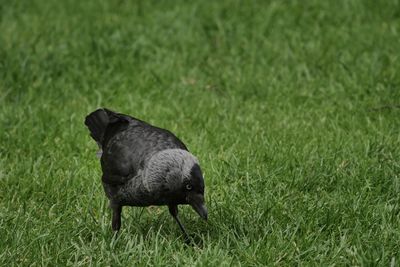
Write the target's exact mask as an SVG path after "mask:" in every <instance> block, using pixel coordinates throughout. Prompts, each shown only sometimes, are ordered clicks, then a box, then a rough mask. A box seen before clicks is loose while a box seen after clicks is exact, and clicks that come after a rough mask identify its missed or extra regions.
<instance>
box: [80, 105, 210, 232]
mask: <svg viewBox="0 0 400 267" xmlns="http://www.w3.org/2000/svg"><path fill="white" fill-rule="evenodd" d="M85 125H86V126H87V127H88V129H89V131H90V136H91V137H92V138H93V139H94V140H95V141H96V143H97V144H98V146H99V149H100V150H99V152H98V156H99V157H100V164H101V170H102V176H101V181H102V185H103V188H104V192H105V195H106V196H107V198H108V199H109V203H110V205H109V206H110V208H111V210H112V222H111V227H112V230H113V231H115V232H118V231H119V230H120V228H121V212H122V207H124V206H134V207H146V206H168V210H169V213H170V214H171V216H172V217H173V218H174V220H175V221H176V223H177V224H178V226H179V228H180V229H181V231H182V233H183V235H184V237H185V240H189V235H188V234H187V231H186V229H185V227H184V226H183V224H182V223H181V221H180V219H179V217H178V205H187V204H188V205H190V206H191V207H192V208H193V209H194V210H195V211H196V212H197V213H198V215H199V216H200V217H201V218H203V219H204V220H207V217H208V211H207V207H206V205H205V199H204V189H205V184H204V177H203V173H202V170H201V168H200V164H199V160H198V159H197V158H196V157H195V156H194V155H193V154H192V153H190V152H189V150H188V148H187V147H186V145H185V144H184V143H183V142H182V141H181V140H180V139H179V138H178V137H176V136H175V135H174V134H173V133H172V132H170V131H169V130H166V129H162V128H159V127H156V126H153V125H151V124H149V123H147V122H145V121H142V120H140V119H137V118H134V117H132V116H129V115H125V114H122V113H117V112H114V111H111V110H109V109H107V108H99V109H97V110H95V111H93V112H91V113H90V114H89V115H87V116H86V118H85Z"/></svg>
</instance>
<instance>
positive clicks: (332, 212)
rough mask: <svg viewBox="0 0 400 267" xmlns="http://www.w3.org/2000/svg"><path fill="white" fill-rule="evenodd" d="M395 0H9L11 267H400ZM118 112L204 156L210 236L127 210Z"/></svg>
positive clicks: (1, 63) (4, 150)
mask: <svg viewBox="0 0 400 267" xmlns="http://www.w3.org/2000/svg"><path fill="white" fill-rule="evenodd" d="M399 51H400V3H399V1H398V0H386V1H375V0H339V1H333V0H332V1H320V0H308V1H302V0H297V1H296V0H293V1H278V0H276V1H243V2H242V1H123V0H118V1H78V0H76V1H75V0H69V1H55V0H54V1H52V0H51V1H45V0H32V1H5V0H0V265H1V266H12V265H22V266H28V265H32V266H46V265H51V266H63V265H72V266H90V265H91V266H107V265H110V266H134V265H140V266H141V265H197V266H218V265H221V266H230V265H235V266H237V265H243V266H256V265H282V266H293V265H319V266H327V265H339V266H343V265H366V266H372V265H381V266H390V265H391V264H392V266H398V265H399V264H400V160H399V159H400V151H399V149H400V57H399ZM101 106H105V107H108V108H110V109H114V110H116V111H120V112H124V113H128V114H131V115H134V116H136V117H139V118H142V119H144V120H146V121H149V122H150V123H153V124H155V125H158V126H160V127H165V128H167V129H170V130H171V131H173V132H175V133H176V134H177V135H178V136H179V137H180V138H181V139H182V140H183V141H184V142H185V143H186V144H187V145H188V147H189V149H190V150H191V151H192V152H193V153H194V154H195V155H197V156H198V158H199V159H200V162H201V165H202V168H203V171H204V173H205V179H206V201H207V205H208V208H209V222H208V223H206V222H203V221H201V220H200V218H199V217H198V216H197V215H196V214H195V213H194V212H193V211H192V209H190V208H189V207H182V208H181V218H182V221H183V223H184V224H185V225H186V227H187V228H188V231H189V232H190V233H191V234H192V236H193V237H194V238H195V239H196V240H197V245H196V246H194V247H191V246H186V245H185V244H184V243H183V242H182V237H181V236H180V234H181V233H180V230H179V228H178V227H177V225H176V224H175V222H174V221H173V219H172V217H170V215H169V214H168V211H167V209H166V208H165V207H161V208H157V207H150V208H145V209H144V210H143V209H142V208H125V209H124V211H123V226H122V229H123V230H122V232H121V234H120V235H119V236H118V237H117V238H113V234H112V231H111V227H110V211H109V209H108V203H107V200H106V198H105V195H104V193H103V189H102V186H101V183H100V165H99V162H98V159H97V158H96V156H95V154H96V150H97V147H96V144H95V143H94V141H93V140H91V138H90V137H89V134H88V131H87V129H86V128H85V127H84V124H83V120H84V117H85V115H86V114H88V113H89V112H90V111H92V110H94V109H96V108H98V107H101Z"/></svg>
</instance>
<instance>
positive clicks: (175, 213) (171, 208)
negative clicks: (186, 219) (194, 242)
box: [168, 205, 190, 243]
mask: <svg viewBox="0 0 400 267" xmlns="http://www.w3.org/2000/svg"><path fill="white" fill-rule="evenodd" d="M168 208H169V213H170V214H171V215H172V217H174V219H175V221H176V222H177V223H178V225H179V228H181V230H182V232H183V235H184V236H185V241H186V243H189V240H190V239H189V235H188V234H187V233H186V230H185V227H183V224H182V223H181V222H180V221H179V218H178V206H177V205H170V206H168Z"/></svg>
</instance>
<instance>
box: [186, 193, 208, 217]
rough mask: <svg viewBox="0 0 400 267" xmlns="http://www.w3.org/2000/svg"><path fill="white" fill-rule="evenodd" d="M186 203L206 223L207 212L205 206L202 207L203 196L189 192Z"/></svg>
mask: <svg viewBox="0 0 400 267" xmlns="http://www.w3.org/2000/svg"><path fill="white" fill-rule="evenodd" d="M187 201H188V203H189V204H190V206H192V208H193V209H194V210H195V211H196V212H197V213H198V214H199V215H200V217H201V218H203V219H204V220H206V221H207V215H208V212H207V208H206V205H204V196H203V195H202V194H199V193H195V192H190V193H189V194H188V195H187Z"/></svg>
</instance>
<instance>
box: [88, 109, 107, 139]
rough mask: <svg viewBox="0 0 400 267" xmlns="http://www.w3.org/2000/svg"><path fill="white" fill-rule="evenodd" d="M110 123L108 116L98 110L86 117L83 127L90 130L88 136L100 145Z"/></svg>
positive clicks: (103, 111) (101, 110) (102, 110)
mask: <svg viewBox="0 0 400 267" xmlns="http://www.w3.org/2000/svg"><path fill="white" fill-rule="evenodd" d="M109 123H110V120H109V116H108V114H107V112H106V111H105V110H104V109H98V110H95V111H93V112H92V113H90V114H89V115H88V116H86V119H85V125H86V126H87V127H88V128H89V130H90V136H91V137H92V138H93V139H94V140H95V141H96V142H97V143H98V144H99V145H101V144H102V143H103V141H104V134H105V131H106V129H107V126H108V124H109Z"/></svg>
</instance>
